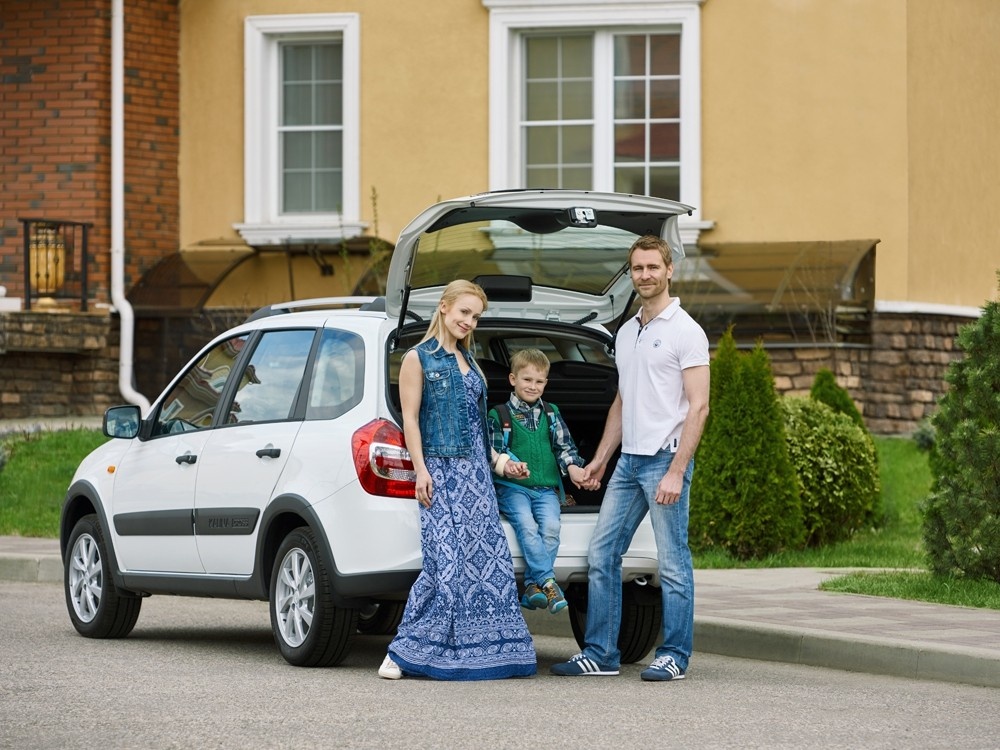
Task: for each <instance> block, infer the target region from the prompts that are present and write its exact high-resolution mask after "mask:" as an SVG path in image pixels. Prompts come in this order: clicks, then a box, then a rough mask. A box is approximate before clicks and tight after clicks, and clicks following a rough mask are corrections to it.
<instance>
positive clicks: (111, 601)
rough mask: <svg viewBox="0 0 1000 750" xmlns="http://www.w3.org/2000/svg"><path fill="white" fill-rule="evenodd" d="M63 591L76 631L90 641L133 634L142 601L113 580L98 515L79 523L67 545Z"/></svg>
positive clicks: (89, 516) (90, 516) (86, 517)
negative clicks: (120, 589)
mask: <svg viewBox="0 0 1000 750" xmlns="http://www.w3.org/2000/svg"><path fill="white" fill-rule="evenodd" d="M66 550H67V552H66V558H65V560H64V561H63V590H64V592H65V594H66V608H67V609H68V610H69V619H70V621H71V622H72V623H73V627H74V628H76V631H77V632H78V633H79V634H80V635H83V636H86V637H87V638H124V637H125V636H127V635H128V634H129V633H131V632H132V628H134V627H135V623H136V620H138V619H139V610H140V609H141V608H142V597H140V596H137V595H135V594H126V593H122V592H121V591H119V589H118V587H117V586H115V582H114V579H113V578H112V576H111V567H110V565H109V561H108V548H107V542H106V541H105V538H104V531H103V529H102V528H101V524H100V522H99V521H98V520H97V516H96V515H93V514H91V515H88V516H84V517H83V518H81V519H80V520H79V521H77V522H76V526H74V527H73V531H72V533H71V534H70V535H69V542H68V544H67V545H66Z"/></svg>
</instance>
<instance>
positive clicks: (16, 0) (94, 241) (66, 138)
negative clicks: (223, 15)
mask: <svg viewBox="0 0 1000 750" xmlns="http://www.w3.org/2000/svg"><path fill="white" fill-rule="evenodd" d="M110 10H111V3H110V0H3V2H2V3H0V86H2V89H3V96H2V97H0V195H2V196H3V200H2V202H0V285H3V286H6V287H7V290H8V292H7V293H8V295H9V296H24V290H23V285H24V284H23V279H24V272H23V250H22V238H21V237H20V231H21V225H20V224H19V223H18V221H17V219H18V218H21V217H38V218H45V219H63V220H71V221H80V222H91V223H93V225H94V227H93V230H92V232H91V235H90V248H91V256H92V259H91V264H90V267H89V275H90V279H91V282H90V286H91V295H90V296H91V299H93V300H97V301H107V300H108V297H109V289H110V254H109V251H110V242H111V236H110V211H111V206H110V193H111V173H110V164H111V150H110V148H111V140H110V138H111V136H110V133H111V121H110V117H111V101H110V100H111V15H110ZM178 23H179V21H178V13H177V3H176V0H128V2H126V3H125V30H126V36H125V38H126V44H125V80H124V93H125V154H124V157H125V219H126V226H125V242H126V247H127V249H128V254H127V266H126V280H125V288H126V289H128V288H129V287H130V286H131V285H132V284H134V283H135V282H136V281H138V279H139V278H140V277H141V275H142V273H144V272H145V271H146V270H147V269H148V268H150V267H151V266H152V265H153V264H154V263H156V262H157V261H158V260H160V259H161V258H162V257H165V256H166V255H168V254H169V253H171V252H173V251H175V250H176V249H177V245H178V236H179V235H178V188H177V155H178V129H179V124H178V70H177V44H178Z"/></svg>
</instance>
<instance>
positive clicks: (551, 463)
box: [487, 349, 599, 614]
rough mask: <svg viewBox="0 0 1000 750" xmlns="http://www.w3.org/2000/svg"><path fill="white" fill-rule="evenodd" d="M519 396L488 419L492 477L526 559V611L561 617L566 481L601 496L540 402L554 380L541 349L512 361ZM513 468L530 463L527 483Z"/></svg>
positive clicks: (549, 407)
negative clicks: (508, 470)
mask: <svg viewBox="0 0 1000 750" xmlns="http://www.w3.org/2000/svg"><path fill="white" fill-rule="evenodd" d="M510 369H511V373H510V376H509V377H510V384H511V385H512V386H514V392H513V393H512V394H511V396H510V399H509V400H508V401H507V402H506V403H505V404H503V405H501V406H497V407H494V408H493V409H490V412H489V414H488V415H487V420H488V423H489V428H490V436H491V441H492V443H493V448H494V449H495V450H496V452H497V454H498V458H497V461H496V464H495V465H494V467H493V471H494V473H495V474H496V475H497V476H498V477H500V478H499V479H494V484H495V485H496V490H497V504H498V505H499V507H500V512H501V513H503V515H504V516H505V517H506V518H507V520H508V521H509V522H510V525H511V526H512V527H513V528H514V533H515V534H516V535H517V541H518V543H519V544H520V545H521V551H522V552H523V554H524V564H525V574H524V583H525V591H524V595H523V596H522V597H521V606H522V607H524V608H525V609H541V608H543V607H544V608H547V609H548V610H549V612H551V613H552V614H555V613H556V612H559V611H561V610H563V609H565V607H566V598H565V596H564V595H563V592H562V589H560V588H559V584H558V583H556V577H555V572H554V571H553V564H554V563H555V559H556V554H557V553H558V551H559V526H560V522H559V512H560V503H561V500H565V494H564V492H563V488H562V475H563V474H568V475H569V478H570V480H571V481H572V482H573V484H574V485H576V486H577V487H581V488H586V489H597V486H599V484H598V483H597V482H596V481H594V480H591V481H589V482H588V481H586V480H585V475H584V471H583V466H584V465H585V462H584V460H583V459H582V458H580V454H579V453H578V452H577V449H576V444H575V443H574V442H573V438H572V436H571V435H570V434H569V428H568V427H567V426H566V422H565V420H564V419H563V418H562V416H561V415H560V414H559V410H558V409H557V408H556V407H555V404H549V403H546V402H544V401H542V392H543V391H544V390H545V384H546V383H547V381H548V375H549V360H548V357H546V356H545V354H544V353H542V352H541V351H539V350H538V349H522V350H521V351H519V352H517V353H516V354H514V356H513V357H511V361H510ZM508 461H518V462H521V463H524V464H527V467H528V469H529V471H528V472H527V476H524V477H523V478H521V479H508V478H504V475H503V469H504V466H505V464H506V463H507V462H508Z"/></svg>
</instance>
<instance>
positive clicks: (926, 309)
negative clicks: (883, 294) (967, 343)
mask: <svg viewBox="0 0 1000 750" xmlns="http://www.w3.org/2000/svg"><path fill="white" fill-rule="evenodd" d="M875 312H877V313H887V314H889V313H891V314H896V315H947V316H950V317H953V318H980V317H982V315H983V310H982V308H980V307H966V306H964V305H942V304H939V303H937V302H909V301H905V300H884V299H877V300H875Z"/></svg>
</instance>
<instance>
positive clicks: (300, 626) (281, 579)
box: [274, 548, 316, 647]
mask: <svg viewBox="0 0 1000 750" xmlns="http://www.w3.org/2000/svg"><path fill="white" fill-rule="evenodd" d="M274 606H275V611H276V613H277V616H278V618H277V619H278V630H279V631H280V632H281V637H282V639H283V640H284V641H285V643H287V644H288V645H289V646H293V647H295V646H301V645H302V642H303V641H305V639H306V636H308V635H309V629H310V628H311V627H312V622H313V615H314V614H315V610H316V581H315V578H314V574H313V566H312V562H311V561H310V560H309V556H308V555H307V554H306V553H305V552H304V551H303V550H301V549H299V548H294V549H291V550H289V551H288V554H286V555H285V557H284V559H283V560H282V561H281V571H280V574H279V576H278V581H277V584H276V586H275V603H274Z"/></svg>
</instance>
